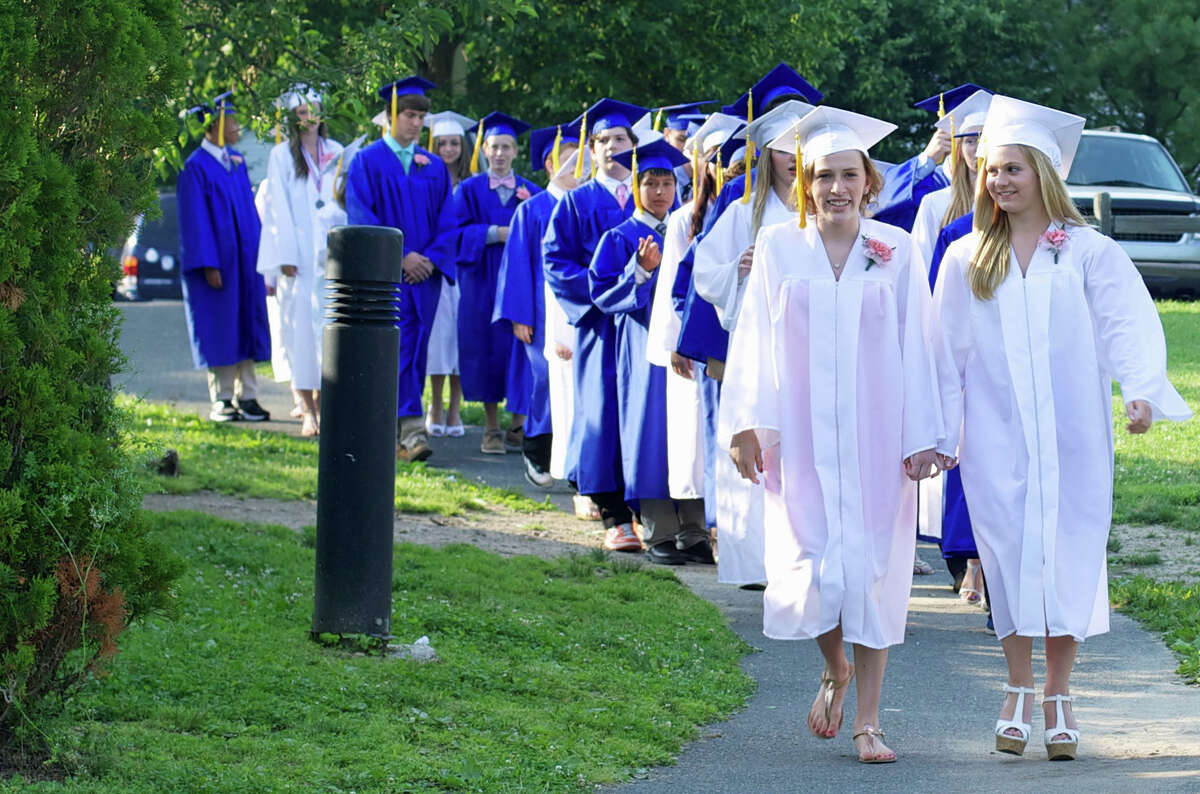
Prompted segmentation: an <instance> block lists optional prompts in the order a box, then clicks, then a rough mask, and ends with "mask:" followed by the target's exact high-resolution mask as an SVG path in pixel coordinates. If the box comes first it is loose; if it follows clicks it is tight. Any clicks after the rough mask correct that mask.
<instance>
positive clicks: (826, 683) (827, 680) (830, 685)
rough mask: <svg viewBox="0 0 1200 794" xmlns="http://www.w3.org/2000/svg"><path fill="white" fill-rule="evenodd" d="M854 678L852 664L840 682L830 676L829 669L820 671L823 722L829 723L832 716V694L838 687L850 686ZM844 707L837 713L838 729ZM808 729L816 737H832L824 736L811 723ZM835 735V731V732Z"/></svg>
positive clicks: (830, 737) (843, 714)
mask: <svg viewBox="0 0 1200 794" xmlns="http://www.w3.org/2000/svg"><path fill="white" fill-rule="evenodd" d="M853 680H854V665H850V674H849V675H847V676H846V680H845V681H842V682H841V683H840V684H839V683H838V682H837V681H835V680H833V678H831V677H830V675H829V671H828V670H825V671H824V672H822V673H821V689H820V694H821V697H822V699H823V700H824V704H825V724H826V725H829V724H830V723H831V722H832V718H833V696H834V694H835V693H836V692H837V691H838V690H839V689H845V688H846V687H848V686H850V682H851V681H853ZM844 711H845V710H844V709H843V710H842V711H841V712H839V715H838V730H841V727H842V720H843V719H844V718H845V713H844ZM808 729H809V731H811V732H812V735H813V736H816V737H817V738H818V739H832V738H833V736H824V735H822V734H820V733H817V732H816V731H815V730H813V727H812V725H809V726H808ZM834 735H836V732H835V734H834Z"/></svg>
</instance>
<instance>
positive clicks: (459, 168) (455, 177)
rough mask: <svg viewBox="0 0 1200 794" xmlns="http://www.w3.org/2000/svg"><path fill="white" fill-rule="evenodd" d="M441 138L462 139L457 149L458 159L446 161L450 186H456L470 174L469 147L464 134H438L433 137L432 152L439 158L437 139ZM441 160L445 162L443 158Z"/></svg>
mask: <svg viewBox="0 0 1200 794" xmlns="http://www.w3.org/2000/svg"><path fill="white" fill-rule="evenodd" d="M442 138H459V139H460V140H461V141H462V148H461V149H459V152H458V159H457V160H455V161H454V162H453V163H446V170H447V171H448V172H450V187H457V186H458V183H459V182H461V181H463V180H464V179H466V178H467V177H469V176H470V175H471V148H470V147H468V146H467V136H466V135H439V136H437V137H436V138H434V139H433V153H434V154H436V155H437V156H438V159H441V156H442V155H441V154H440V153H439V152H438V141H440V140H441V139H442ZM443 162H445V161H444V160H443Z"/></svg>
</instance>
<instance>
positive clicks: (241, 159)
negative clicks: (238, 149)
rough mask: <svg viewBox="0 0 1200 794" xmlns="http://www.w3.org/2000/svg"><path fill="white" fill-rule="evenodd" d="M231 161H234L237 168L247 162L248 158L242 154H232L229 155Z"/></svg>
mask: <svg viewBox="0 0 1200 794" xmlns="http://www.w3.org/2000/svg"><path fill="white" fill-rule="evenodd" d="M229 162H231V163H233V167H234V168H237V167H238V166H239V165H241V164H242V163H244V162H246V158H244V157H242V156H241V155H240V154H231V155H229Z"/></svg>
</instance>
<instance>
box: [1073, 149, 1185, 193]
mask: <svg viewBox="0 0 1200 794" xmlns="http://www.w3.org/2000/svg"><path fill="white" fill-rule="evenodd" d="M1067 182H1068V183H1069V184H1072V185H1116V186H1125V187H1150V188H1158V189H1159V190H1181V191H1184V192H1190V191H1188V187H1187V184H1186V183H1185V182H1184V181H1183V178H1182V177H1181V176H1180V175H1179V169H1178V168H1176V167H1175V163H1174V162H1173V161H1172V160H1171V156H1170V155H1169V154H1167V150H1166V149H1164V148H1163V147H1162V146H1161V145H1159V143H1158V142H1157V141H1143V140H1138V139H1137V138H1118V137H1109V136H1106V135H1084V136H1083V139H1082V140H1080V141H1079V152H1078V153H1077V154H1076V155H1075V162H1074V163H1072V165H1071V173H1070V174H1068V175H1067Z"/></svg>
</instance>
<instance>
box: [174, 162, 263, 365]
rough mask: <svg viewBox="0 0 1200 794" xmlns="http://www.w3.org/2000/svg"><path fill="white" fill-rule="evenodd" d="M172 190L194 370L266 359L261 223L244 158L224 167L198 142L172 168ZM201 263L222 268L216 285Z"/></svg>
mask: <svg viewBox="0 0 1200 794" xmlns="http://www.w3.org/2000/svg"><path fill="white" fill-rule="evenodd" d="M228 151H229V154H230V156H231V158H237V160H239V161H240V160H241V159H242V156H241V155H240V154H238V153H237V152H236V151H234V150H233V149H228ZM175 190H176V196H177V207H178V214H179V257H180V263H181V273H182V278H183V299H184V309H185V313H186V315H187V323H188V336H189V337H190V339H191V344H192V361H193V362H194V363H195V365H196V367H197V368H198V369H202V368H206V367H225V366H229V365H231V364H237V363H238V362H239V361H246V360H247V359H250V360H252V361H270V359H271V332H270V329H269V328H268V326H267V291H266V286H265V285H264V283H263V278H262V276H261V275H260V274H259V273H258V270H257V265H258V239H259V236H260V235H261V233H262V224H261V223H260V222H259V219H258V210H257V209H255V207H254V189H253V188H252V187H251V186H250V177H249V176H248V175H247V172H246V165H245V163H244V162H235V163H234V166H233V168H232V169H231V170H228V171H227V170H225V166H224V165H222V164H221V163H220V162H218V161H217V159H216V158H215V157H213V156H212V155H211V154H209V153H208V151H207V150H205V149H203V148H201V149H197V150H196V151H194V152H192V154H191V156H189V157H188V159H187V162H186V163H184V166H183V170H182V171H180V172H179V182H178V184H177V186H176V188H175ZM206 267H214V268H217V269H218V270H220V271H221V283H222V286H221V289H213V288H212V287H210V286H208V281H207V280H205V278H204V268H206Z"/></svg>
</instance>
